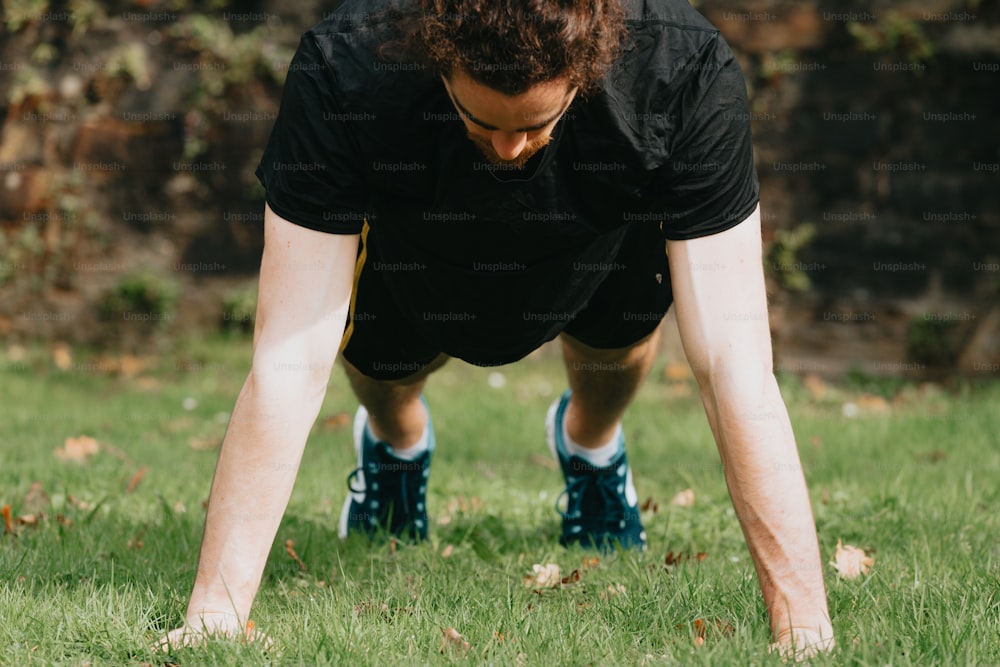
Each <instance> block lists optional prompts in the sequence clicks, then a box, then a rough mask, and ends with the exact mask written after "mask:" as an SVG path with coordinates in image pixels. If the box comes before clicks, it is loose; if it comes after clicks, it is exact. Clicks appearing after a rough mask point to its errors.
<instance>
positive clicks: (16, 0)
mask: <svg viewBox="0 0 1000 667" xmlns="http://www.w3.org/2000/svg"><path fill="white" fill-rule="evenodd" d="M48 8H49V0H4V1H3V22H4V24H5V25H6V26H7V30H9V31H10V32H17V31H18V30H20V29H21V28H23V27H24V26H26V25H28V24H29V23H31V22H32V21H37V20H39V18H40V17H41V16H42V14H44V13H45V12H46V11H47V10H48Z"/></svg>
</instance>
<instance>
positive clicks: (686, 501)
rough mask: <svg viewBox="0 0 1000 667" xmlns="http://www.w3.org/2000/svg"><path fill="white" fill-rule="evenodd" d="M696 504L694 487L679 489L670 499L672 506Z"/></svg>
mask: <svg viewBox="0 0 1000 667" xmlns="http://www.w3.org/2000/svg"><path fill="white" fill-rule="evenodd" d="M692 505H694V489H684V490H683V491H679V492H678V493H677V494H676V495H675V496H674V497H673V498H671V499H670V506H671V507H691V506H692Z"/></svg>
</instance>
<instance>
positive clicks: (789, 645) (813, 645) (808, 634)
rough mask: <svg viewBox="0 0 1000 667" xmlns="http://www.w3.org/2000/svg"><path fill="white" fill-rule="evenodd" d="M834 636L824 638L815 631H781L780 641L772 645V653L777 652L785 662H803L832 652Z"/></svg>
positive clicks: (792, 629)
mask: <svg viewBox="0 0 1000 667" xmlns="http://www.w3.org/2000/svg"><path fill="white" fill-rule="evenodd" d="M833 646H834V641H833V637H832V636H824V635H822V634H820V633H819V632H817V631H815V630H807V629H803V628H789V629H787V630H783V631H781V633H780V634H779V635H778V641H776V642H774V643H773V644H771V651H772V652H777V653H778V654H779V655H780V656H781V657H782V659H783V660H784V661H785V662H801V661H803V660H808V659H809V658H812V657H813V656H815V655H816V654H818V653H825V652H827V651H832V650H833Z"/></svg>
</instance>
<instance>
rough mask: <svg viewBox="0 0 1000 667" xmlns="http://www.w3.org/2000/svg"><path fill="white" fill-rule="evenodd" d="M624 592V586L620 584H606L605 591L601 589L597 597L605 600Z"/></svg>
mask: <svg viewBox="0 0 1000 667" xmlns="http://www.w3.org/2000/svg"><path fill="white" fill-rule="evenodd" d="M624 592H625V587H624V586H623V585H621V584H608V589H607V591H601V592H600V594H599V597H600V598H601V599H602V600H607V599H608V598H611V597H614V596H616V595H619V594H621V593H624Z"/></svg>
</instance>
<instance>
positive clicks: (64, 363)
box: [52, 341, 73, 371]
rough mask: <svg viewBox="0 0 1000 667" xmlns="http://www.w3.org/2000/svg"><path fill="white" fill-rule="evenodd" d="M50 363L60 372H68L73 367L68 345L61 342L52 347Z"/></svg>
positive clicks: (71, 353)
mask: <svg viewBox="0 0 1000 667" xmlns="http://www.w3.org/2000/svg"><path fill="white" fill-rule="evenodd" d="M52 363H53V364H55V366H56V368H58V369H59V370H61V371H68V370H69V369H71V368H72V367H73V352H72V350H70V347H69V345H67V344H66V343H65V342H63V341H57V342H56V343H54V344H53V345H52Z"/></svg>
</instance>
